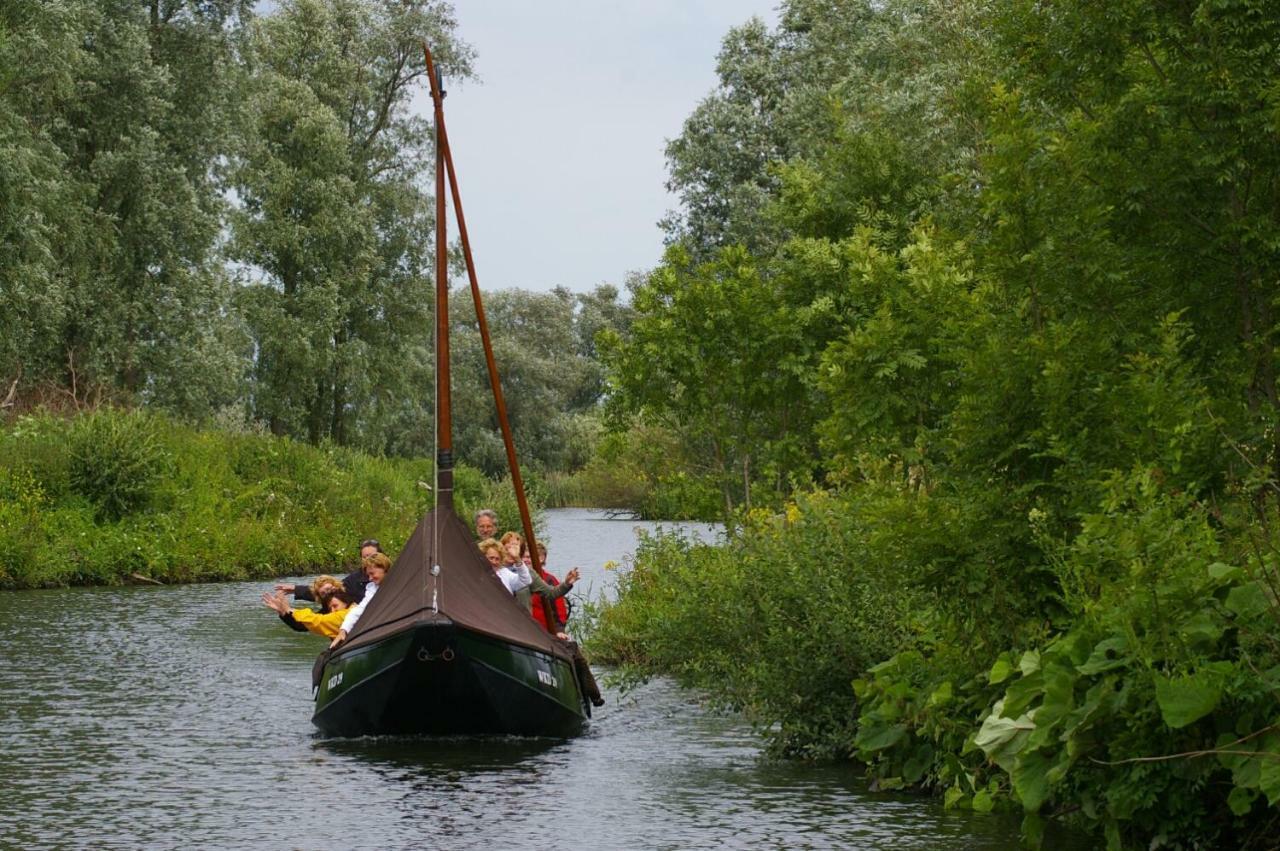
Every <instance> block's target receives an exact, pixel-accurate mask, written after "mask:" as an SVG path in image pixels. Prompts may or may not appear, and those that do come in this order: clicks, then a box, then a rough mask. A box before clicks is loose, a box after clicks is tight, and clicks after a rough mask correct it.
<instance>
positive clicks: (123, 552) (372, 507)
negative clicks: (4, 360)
mask: <svg viewBox="0 0 1280 851" xmlns="http://www.w3.org/2000/svg"><path fill="white" fill-rule="evenodd" d="M431 481H432V465H431V462H430V461H428V460H425V459H400V458H379V457H373V456H369V455H364V454H362V453H359V452H356V451H353V450H350V449H346V448H343V447H338V446H320V447H313V446H309V445H305V444H301V443H297V442H295V441H292V440H289V439H285V438H277V437H272V436H270V435H266V434H260V433H231V432H222V431H213V430H199V429H196V428H192V427H190V426H187V425H184V424H181V423H179V422H177V421H174V420H172V419H169V418H167V417H165V416H162V415H157V414H150V413H144V412H138V411H118V410H109V409H103V410H99V411H96V412H93V413H90V414H83V415H80V416H77V417H74V418H70V419H67V418H63V417H58V416H53V415H49V414H36V415H31V416H24V417H21V418H18V419H17V420H15V421H13V422H11V423H9V424H7V425H6V426H5V427H4V428H3V430H0V587H3V588H38V587H50V586H60V585H86V584H94V585H96V584H107V585H110V584H118V583H122V582H127V581H130V580H131V578H133V577H135V576H143V577H147V578H151V579H155V580H158V581H161V582H165V583H171V582H204V581H218V580H233V579H248V578H255V577H265V576H272V575H283V574H293V573H309V572H316V571H337V570H341V569H342V568H344V567H346V566H348V565H349V564H352V563H353V560H354V555H355V546H356V544H357V543H358V542H359V541H360V540H361V539H362V538H370V537H372V538H378V539H379V540H380V541H382V543H383V545H384V547H386V548H387V549H388V551H389V552H392V553H394V552H396V551H397V550H398V549H399V548H400V546H402V545H403V543H404V541H405V540H406V539H407V537H408V536H409V534H410V533H411V532H412V531H413V528H414V525H415V524H416V523H417V521H418V519H419V518H420V517H421V516H422V514H423V513H424V512H425V511H426V510H427V509H428V508H429V507H430V506H431V504H432V493H431V490H430V488H429V485H430V483H431ZM455 491H456V504H457V506H458V510H459V513H460V514H461V515H462V516H463V517H464V519H469V515H470V512H472V511H474V510H475V509H476V508H477V507H480V506H482V505H484V506H493V507H495V508H497V510H498V511H499V512H500V513H501V514H502V515H503V516H505V517H509V518H514V517H516V516H517V514H516V511H515V501H514V497H513V496H512V495H511V494H510V491H509V488H507V489H505V490H504V488H503V487H502V485H501V484H499V483H494V482H490V481H489V480H488V479H486V478H485V477H484V476H483V475H481V474H480V473H478V472H476V471H474V470H470V469H466V468H459V469H458V470H457V471H456V473H455Z"/></svg>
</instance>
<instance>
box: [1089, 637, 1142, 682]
mask: <svg viewBox="0 0 1280 851" xmlns="http://www.w3.org/2000/svg"><path fill="white" fill-rule="evenodd" d="M1127 664H1129V642H1128V641H1127V640H1126V639H1125V638H1124V637H1123V636H1115V637H1113V638H1108V639H1106V640H1105V641H1099V642H1098V645H1097V646H1096V647H1094V648H1093V653H1092V654H1090V655H1089V658H1088V660H1087V661H1086V662H1085V663H1084V664H1083V665H1081V666H1080V667H1079V668H1077V670H1078V671H1079V672H1080V673H1082V674H1089V675H1093V674H1100V673H1102V672H1103V671H1110V670H1111V669H1113V668H1121V667H1123V666H1125V665H1127Z"/></svg>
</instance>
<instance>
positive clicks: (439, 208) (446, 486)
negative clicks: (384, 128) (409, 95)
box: [423, 44, 453, 509]
mask: <svg viewBox="0 0 1280 851" xmlns="http://www.w3.org/2000/svg"><path fill="white" fill-rule="evenodd" d="M423 50H424V51H425V52H426V58H427V77H428V78H429V79H430V80H431V100H432V101H433V102H434V104H435V123H436V505H437V506H444V507H447V508H450V509H452V508H453V404H452V396H451V394H450V381H449V243H448V231H447V229H446V222H445V203H444V194H445V193H444V177H445V169H444V161H445V132H444V79H443V77H442V76H440V75H439V74H438V72H437V71H436V68H435V63H433V62H432V61H431V51H429V50H426V45H425V44H424V45H423Z"/></svg>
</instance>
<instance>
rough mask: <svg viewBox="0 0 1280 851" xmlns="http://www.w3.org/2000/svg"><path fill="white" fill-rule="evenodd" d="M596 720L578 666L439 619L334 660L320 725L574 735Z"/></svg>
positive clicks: (322, 691)
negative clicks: (584, 694) (575, 668)
mask: <svg viewBox="0 0 1280 851" xmlns="http://www.w3.org/2000/svg"><path fill="white" fill-rule="evenodd" d="M588 716H589V710H588V709H587V706H586V703H585V701H584V700H583V699H582V691H581V689H580V688H579V686H578V682H577V679H576V678H575V677H574V673H573V666H572V665H571V664H570V663H569V662H567V661H565V660H563V659H561V658H559V657H556V656H552V655H550V654H547V653H543V652H540V651H537V650H530V649H529V648H526V647H521V646H519V645H515V644H511V643H509V642H505V641H501V640H499V639H495V638H490V637H489V636H485V635H480V634H478V633H475V632H472V631H470V630H466V629H461V628H459V627H457V626H456V625H454V623H453V622H452V621H449V620H448V619H447V618H443V617H439V618H438V619H436V620H431V621H419V622H417V623H415V624H412V625H410V626H407V627H406V628H405V629H404V630H402V631H400V632H397V633H395V634H393V635H390V636H388V637H386V638H384V639H382V640H381V641H379V642H377V643H375V644H370V645H367V646H365V647H359V648H357V649H355V650H353V651H351V652H349V653H342V654H339V655H337V656H335V657H334V658H333V659H330V660H329V662H328V663H327V664H326V665H325V668H324V672H323V674H322V676H321V679H320V687H319V690H318V691H317V693H316V711H315V715H314V716H312V719H311V720H312V721H313V722H314V723H315V725H316V726H317V727H319V728H320V729H321V730H322V731H323V732H325V733H327V734H329V735H333V736H364V735H384V734H412V733H427V734H435V735H459V734H462V735H466V734H477V733H497V734H514V735H525V736H572V735H575V734H576V733H578V732H579V731H580V730H581V729H582V725H583V723H584V722H585V721H586V719H587V718H588Z"/></svg>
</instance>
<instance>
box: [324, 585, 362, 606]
mask: <svg viewBox="0 0 1280 851" xmlns="http://www.w3.org/2000/svg"><path fill="white" fill-rule="evenodd" d="M330 600H341V601H342V602H344V603H346V604H347V605H348V606H354V605H355V602H356V598H355V597H352V596H351V595H350V594H349V593H347V589H345V588H340V589H338V590H337V591H334V592H333V593H332V594H330V595H329V596H328V597H326V598H325V599H324V601H323V602H322V603H321V605H322V606H323V607H324V608H326V609H327V608H329V601H330Z"/></svg>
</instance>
